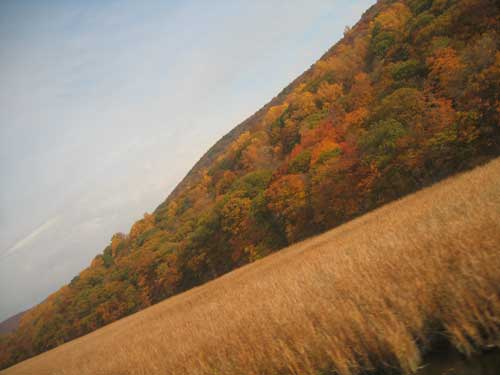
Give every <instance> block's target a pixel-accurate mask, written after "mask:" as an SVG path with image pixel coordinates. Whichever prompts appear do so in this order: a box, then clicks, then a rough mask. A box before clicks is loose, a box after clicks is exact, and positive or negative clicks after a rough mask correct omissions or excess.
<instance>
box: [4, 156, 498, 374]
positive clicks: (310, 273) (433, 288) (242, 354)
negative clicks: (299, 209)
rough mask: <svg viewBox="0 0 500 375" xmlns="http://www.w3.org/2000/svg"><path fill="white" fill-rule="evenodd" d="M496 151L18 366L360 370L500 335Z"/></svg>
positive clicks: (417, 361) (406, 363)
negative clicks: (444, 344) (439, 343)
mask: <svg viewBox="0 0 500 375" xmlns="http://www.w3.org/2000/svg"><path fill="white" fill-rule="evenodd" d="M499 192H500V159H496V160H494V161H492V162H490V163H489V164H487V165H485V166H483V167H479V168H476V169H475V170H473V171H471V172H468V173H465V174H463V175H459V176H457V177H454V178H451V179H448V180H445V181H444V182H441V183H439V184H437V185H434V186H432V187H430V188H428V189H425V190H422V191H420V192H418V193H416V194H413V195H411V196H408V197H406V198H404V199H402V200H399V201H396V202H395V203H392V204H389V205H386V206H384V207H382V208H380V209H378V210H376V211H373V212H372V213H369V214H367V215H364V216H362V217H360V218H358V219H355V220H353V221H351V222H349V223H347V224H345V225H342V226H340V227H338V228H336V229H334V230H331V231H329V232H326V233H325V234H322V235H320V236H317V237H314V238H311V239H309V240H307V241H304V242H301V243H298V244H295V245H293V246H291V247H289V248H288V249H286V250H284V251H282V252H280V253H276V254H274V255H271V256H269V257H267V258H265V259H262V260H260V261H257V262H255V263H253V264H251V265H248V266H245V267H242V268H240V269H238V270H236V271H233V272H231V273H229V274H227V275H225V276H223V277H221V278H219V279H217V280H215V281H212V282H210V283H207V284H205V285H204V286H201V287H198V288H195V289H192V290H190V291H188V292H186V293H183V294H180V295H178V296H175V297H172V298H170V299H169V300H167V301H165V302H162V303H160V304H157V305H155V306H152V307H150V308H148V309H146V310H145V311H142V312H140V313H137V314H135V315H132V316H130V317H128V318H125V319H123V320H120V321H118V322H115V323H113V324H111V325H109V326H107V327H104V328H102V329H100V330H97V331H96V332H94V333H91V334H89V335H87V336H84V337H82V338H80V339H77V340H75V341H73V342H70V343H67V344H64V345H62V346H60V347H58V348H56V349H54V350H51V351H49V352H46V353H44V354H41V355H39V356H37V357H35V358H32V359H30V360H27V361H25V362H22V363H20V364H18V365H16V366H14V367H12V368H10V369H8V370H6V371H5V372H4V373H5V374H6V375H15V374H34V373H36V374H66V375H70V374H89V375H90V374H159V373H162V374H192V375H195V374H196V375H198V374H231V375H233V374H315V375H317V374H328V373H330V371H337V372H338V373H339V374H342V375H344V374H358V373H360V372H362V371H364V370H374V369H381V368H383V369H386V370H388V369H390V370H394V369H401V370H402V371H403V372H405V373H411V372H413V371H415V370H416V369H417V368H418V367H419V366H420V365H422V361H421V358H422V355H423V354H424V353H425V352H426V351H428V350H429V349H430V348H431V347H432V342H433V340H434V339H435V338H436V336H444V337H446V338H447V340H449V341H450V342H451V343H452V344H453V345H454V346H455V347H456V348H458V349H459V350H460V351H462V352H464V353H466V354H469V353H472V352H473V351H475V350H480V349H481V348H482V347H485V346H487V345H497V346H498V344H499V339H500V272H499V270H500V194H499Z"/></svg>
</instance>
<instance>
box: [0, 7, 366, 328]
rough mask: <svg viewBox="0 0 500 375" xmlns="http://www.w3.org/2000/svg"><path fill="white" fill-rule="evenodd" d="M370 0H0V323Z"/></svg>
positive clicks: (76, 264) (39, 295)
mask: <svg viewBox="0 0 500 375" xmlns="http://www.w3.org/2000/svg"><path fill="white" fill-rule="evenodd" d="M374 2H375V1H374V0H358V1H353V0H350V1H349V0H342V1H341V0H301V1H298V0H288V1H286V2H283V1H280V0H254V1H244V0H227V1H218V0H210V1H206V0H199V1H189V0H185V1H180V0H179V1H177V0H170V1H168V0H164V1H126V0H124V1H100V0H95V1H93V0H90V1H76V0H75V1H69V0H68V1H62V0H52V1H49V0H46V1H35V0H33V1H30V0H23V1H17V0H16V1H14V0H12V1H8V0H4V1H2V2H1V3H0V179H1V183H0V321H1V320H3V319H5V318H7V317H9V316H11V315H13V314H15V313H17V312H19V311H22V310H24V309H27V308H29V307H31V306H33V305H35V304H37V303H39V302H41V301H42V300H43V299H44V298H45V297H47V296H48V295H49V294H50V293H52V292H54V291H56V290H57V289H59V288H60V287H61V286H62V285H64V284H66V283H68V282H69V281H70V280H71V279H72V278H73V277H74V276H75V275H77V274H78V272H79V271H81V270H82V269H83V268H85V267H87V266H88V265H89V264H90V262H91V260H92V259H93V258H94V256H95V255H97V254H98V253H100V252H102V250H103V249H104V247H105V246H106V245H107V244H108V243H109V240H110V239H111V236H112V235H113V233H116V232H124V233H128V231H129V228H130V226H131V225H132V224H133V223H134V222H135V221H136V220H138V219H140V218H141V217H142V215H143V214H144V213H145V212H152V211H153V210H154V209H155V208H156V206H158V205H159V204H160V203H161V202H162V201H163V200H164V199H165V198H166V197H167V195H168V194H169V192H170V191H171V190H172V189H173V188H174V187H175V185H176V184H177V183H178V182H179V181H180V180H181V179H182V177H183V176H184V175H185V174H186V173H187V172H188V171H189V169H190V168H191V167H192V166H193V164H194V163H195V162H196V161H197V160H198V159H199V158H200V157H201V156H202V155H203V154H204V153H205V152H206V151H207V150H208V148H209V147H210V146H211V145H213V144H214V143H215V142H216V141H217V140H218V139H219V138H220V137H222V136H223V135H224V134H226V133H227V132H228V131H229V130H231V129H232V128H233V127H235V126H236V125H237V124H239V123H240V122H242V121H243V120H245V119H246V118H247V117H249V116H250V115H251V114H253V113H254V112H255V111H257V110H258V109H259V108H260V107H262V106H263V105H264V104H265V103H266V102H268V101H269V100H270V99H272V98H273V97H274V96H275V95H277V94H278V93H279V91H280V90H281V89H283V88H284V87H285V86H287V85H288V84H289V83H290V82H291V81H292V80H293V79H294V78H296V77H297V76H298V75H300V74H301V73H302V72H303V71H304V70H306V69H307V68H309V66H310V65H311V64H313V63H314V62H315V61H316V60H317V59H318V58H319V57H321V55H322V54H323V53H324V52H326V51H327V50H328V48H329V47H330V46H332V45H333V44H334V43H335V42H337V41H338V40H339V39H340V38H341V37H342V33H343V30H344V28H345V26H352V25H354V24H355V23H356V21H357V20H358V19H359V17H360V16H361V14H362V13H363V11H364V10H366V9H367V8H368V7H369V6H370V5H372V4H373V3H374Z"/></svg>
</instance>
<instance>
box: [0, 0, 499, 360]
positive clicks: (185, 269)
mask: <svg viewBox="0 0 500 375" xmlns="http://www.w3.org/2000/svg"><path fill="white" fill-rule="evenodd" d="M499 26H500V21H499V8H498V5H497V4H496V2H495V1H494V0H453V1H452V0H434V1H432V0H406V1H402V0H400V1H387V0H380V1H378V3H377V4H376V5H374V6H373V7H372V8H370V9H369V10H368V11H367V12H366V13H365V14H364V15H363V17H362V19H361V20H360V21H359V23H358V24H357V25H355V26H354V27H353V28H351V29H349V30H347V31H346V33H345V36H344V38H343V39H342V40H341V41H340V42H339V43H337V44H336V45H335V46H334V47H332V48H331V49H330V50H329V51H328V52H327V53H326V54H325V55H324V56H323V57H322V58H321V59H320V60H319V61H318V62H317V63H316V64H314V65H313V66H312V67H311V68H310V69H309V70H308V71H306V72H305V73H304V74H303V75H301V76H300V77H299V78H298V79H297V80H295V81H294V82H293V83H292V84H291V85H290V86H289V87H287V88H286V89H284V90H283V91H282V92H281V93H280V94H279V95H278V96H277V97H276V98H274V99H273V100H272V101H271V102H270V103H269V104H268V105H266V106H265V107H264V108H263V109H261V110H260V111H258V112H257V113H256V114H255V115H254V116H252V117H251V118H249V119H248V120H247V121H245V122H244V123H242V124H241V125H239V126H238V127H236V128H235V129H234V130H233V131H231V132H230V133H229V134H228V135H226V136H225V137H223V138H222V139H221V141H219V142H218V143H217V144H216V145H214V147H213V148H212V149H211V150H209V151H208V152H207V154H206V155H205V156H204V157H203V158H202V159H201V160H200V162H198V163H197V165H196V166H195V167H194V168H193V169H192V171H191V172H190V173H189V174H188V176H187V177H186V178H185V179H184V180H183V181H182V182H181V184H179V186H178V187H177V188H176V189H175V190H174V192H173V193H172V194H171V195H170V196H169V197H168V198H167V200H166V201H165V202H164V203H162V204H161V205H160V206H159V207H158V208H157V209H156V210H155V211H154V212H153V213H152V214H146V215H145V216H144V218H143V219H141V220H139V221H138V222H137V223H136V224H134V225H133V227H132V228H131V230H130V232H129V233H128V234H115V235H114V236H113V238H112V240H111V243H110V245H109V246H108V247H106V248H105V249H104V250H103V252H102V254H100V255H98V256H97V257H96V258H95V259H94V261H93V262H92V264H91V265H90V267H89V268H87V269H85V270H84V271H82V272H81V273H80V274H79V275H77V276H76V277H75V278H74V279H73V280H72V281H71V282H70V283H69V284H68V285H66V286H64V287H63V288H61V289H60V290H59V291H57V292H56V293H54V294H53V295H51V296H49V297H48V298H47V299H46V300H45V301H44V302H42V303H41V304H40V305H38V306H37V307H35V308H33V309H32V310H30V311H29V312H28V313H27V314H25V315H24V316H23V319H22V321H21V324H20V327H19V329H18V330H17V331H16V332H15V333H13V334H11V335H6V336H2V337H1V338H0V353H1V354H0V366H3V367H5V366H9V365H11V364H13V363H16V362H18V361H21V360H23V359H25V358H28V357H30V356H33V355H35V354H37V353H41V352H43V351H46V350H48V349H50V348H53V347H55V346H58V345H60V344H61V343H64V342H66V341H69V340H71V339H73V338H76V337H78V336H81V335H84V334H86V333H88V332H91V331H93V330H95V329H97V328H99V327H101V326H103V325H106V324H108V323H110V322H113V321H115V320H117V319H120V318H122V317H124V316H126V315H129V314H132V313H134V312H136V311H139V310H141V309H143V308H145V307H147V306H149V305H151V304H154V303H156V302H159V301H161V300H163V299H165V298H167V297H170V296H172V295H174V294H177V293H179V292H182V291H185V290H187V289H189V288H191V287H193V286H196V285H199V284H202V283H204V282H206V281H208V280H211V279H214V278H216V277H218V276H220V275H222V274H224V273H227V272H228V271H230V270H232V269H234V268H236V267H239V266H242V265H244V264H246V263H249V262H252V261H254V260H257V259H259V258H262V257H264V256H266V255H268V254H269V253H271V252H273V251H276V250H278V249H280V248H283V247H284V246H286V245H289V244H291V243H293V242H296V241H298V240H301V239H303V238H306V237H308V236H311V235H314V234H317V233H320V232H323V231H325V230H327V229H330V228H332V227H334V226H337V225H340V224H342V223H344V222H346V221H347V220H350V219H352V218H354V217H356V216H359V215H361V214H363V213H365V212H367V211H369V210H372V209H374V208H376V207H378V206H380V205H382V204H384V203H387V202H389V201H392V200H394V199H397V198H399V197H402V196H404V195H406V194H408V193H411V192H413V191H415V190H417V189H419V188H422V187H424V186H427V185H429V184H431V183H434V182H436V181H437V180H439V179H441V178H444V177H446V176H448V175H451V174H453V173H456V172H458V171H461V170H464V169H467V168H470V167H473V166H475V165H477V164H479V163H482V162H484V161H486V160H488V159H490V158H492V157H494V156H497V155H499V154H500V125H499V124H500V121H499V114H500V98H499V95H500V94H499V93H500V91H499V89H498V88H499V87H500V51H499V48H498V47H499V41H500V36H499V35H498V29H499Z"/></svg>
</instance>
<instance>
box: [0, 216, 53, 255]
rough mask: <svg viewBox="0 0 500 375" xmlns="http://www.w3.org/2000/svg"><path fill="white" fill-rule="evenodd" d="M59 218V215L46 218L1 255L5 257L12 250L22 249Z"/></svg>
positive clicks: (11, 252)
mask: <svg viewBox="0 0 500 375" xmlns="http://www.w3.org/2000/svg"><path fill="white" fill-rule="evenodd" d="M60 220H61V216H60V215H57V216H54V217H53V218H51V219H49V220H47V221H46V222H44V223H43V224H42V225H40V226H38V227H37V228H36V229H35V230H33V231H32V232H31V233H29V234H28V235H26V236H25V237H23V238H22V239H21V240H19V241H17V242H16V243H15V244H14V245H13V246H11V247H10V248H9V249H7V250H6V251H4V252H3V253H2V254H1V257H7V256H9V255H10V254H13V253H14V252H16V251H18V250H19V249H22V248H23V247H25V246H27V245H29V244H30V243H33V241H35V240H36V239H37V237H39V236H40V235H41V234H42V233H43V232H45V231H47V230H48V229H50V228H51V227H53V226H54V225H56V224H57V223H58V222H59V221H60Z"/></svg>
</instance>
